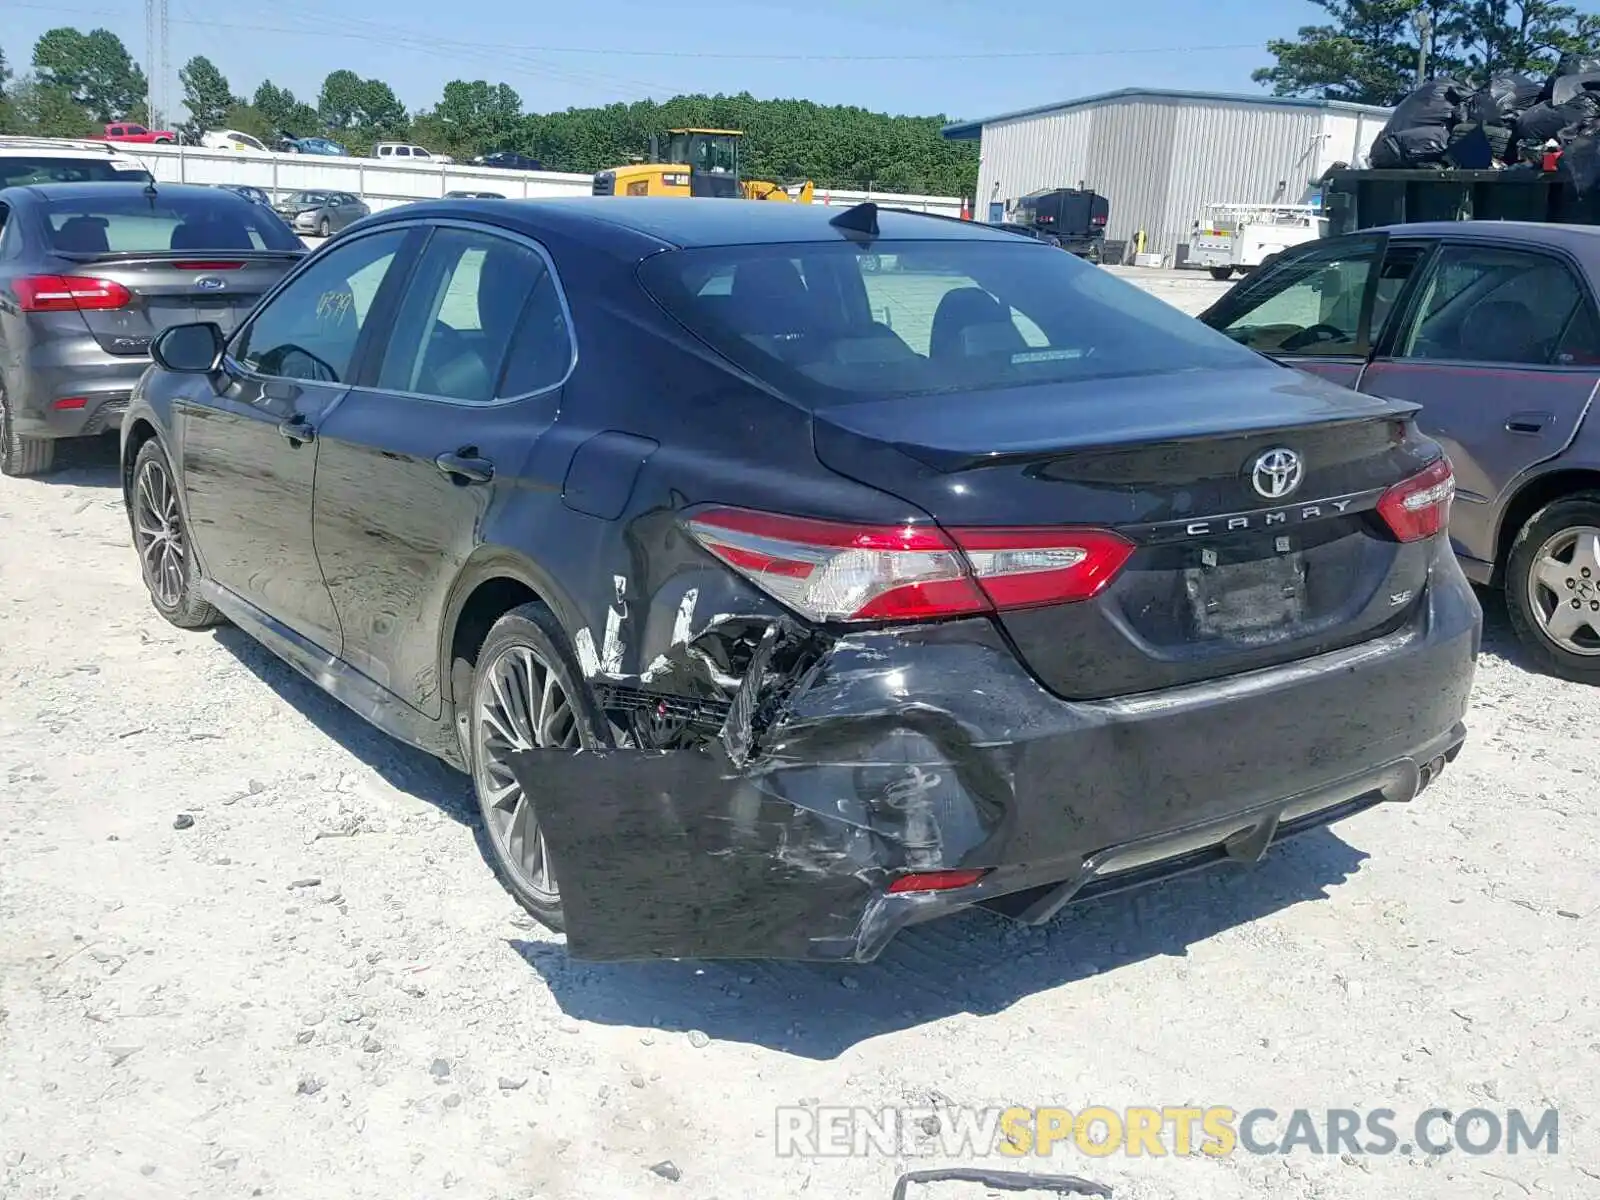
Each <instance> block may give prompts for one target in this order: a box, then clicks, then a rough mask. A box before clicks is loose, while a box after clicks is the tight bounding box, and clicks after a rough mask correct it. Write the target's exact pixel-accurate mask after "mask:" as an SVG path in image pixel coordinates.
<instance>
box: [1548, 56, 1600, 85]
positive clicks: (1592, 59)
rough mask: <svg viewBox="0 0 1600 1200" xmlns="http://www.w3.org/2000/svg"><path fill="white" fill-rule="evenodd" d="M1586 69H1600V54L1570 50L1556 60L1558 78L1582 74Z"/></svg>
mask: <svg viewBox="0 0 1600 1200" xmlns="http://www.w3.org/2000/svg"><path fill="white" fill-rule="evenodd" d="M1586 71H1600V55H1595V54H1579V53H1578V52H1577V51H1576V50H1568V51H1567V52H1566V53H1565V54H1563V55H1562V56H1561V57H1560V58H1558V59H1557V60H1556V78H1557V79H1559V78H1560V77H1561V76H1563V75H1582V74H1584V73H1585V72H1586Z"/></svg>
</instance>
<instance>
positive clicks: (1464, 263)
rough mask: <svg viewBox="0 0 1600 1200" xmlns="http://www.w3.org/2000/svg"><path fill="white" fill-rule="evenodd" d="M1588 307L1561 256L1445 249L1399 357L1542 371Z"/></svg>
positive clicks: (1474, 248)
mask: <svg viewBox="0 0 1600 1200" xmlns="http://www.w3.org/2000/svg"><path fill="white" fill-rule="evenodd" d="M1586 307H1587V305H1586V302H1585V299H1584V296H1583V292H1582V289H1581V288H1580V287H1579V285H1578V281H1577V279H1576V278H1575V277H1574V276H1573V273H1572V271H1571V269H1570V268H1569V267H1568V266H1567V265H1566V264H1565V263H1563V262H1562V261H1561V260H1560V259H1557V258H1552V257H1550V256H1548V255H1544V254H1537V253H1529V252H1526V251H1520V250H1504V249H1500V248H1499V247H1495V246H1446V247H1445V248H1444V249H1443V250H1442V251H1441V252H1440V254H1439V258H1438V261H1437V263H1436V265H1435V266H1434V269H1433V270H1432V271H1431V272H1430V273H1429V275H1428V278H1427V280H1426V281H1425V282H1424V283H1423V287H1422V292H1421V295H1420V297H1419V299H1418V303H1417V305H1416V315H1415V317H1414V318H1413V320H1412V321H1411V324H1410V326H1409V327H1408V328H1407V329H1405V330H1404V331H1402V334H1401V337H1400V339H1399V341H1398V343H1397V345H1396V347H1395V353H1396V356H1397V357H1399V358H1412V359H1435V360H1453V361H1458V362H1485V363H1508V364H1513V365H1522V366H1545V365H1549V364H1550V363H1552V362H1554V361H1556V355H1557V352H1558V351H1559V350H1561V349H1563V343H1562V339H1563V337H1564V335H1565V334H1566V333H1567V331H1568V329H1569V327H1570V326H1571V325H1572V324H1573V318H1574V316H1576V315H1577V314H1578V313H1579V312H1580V310H1583V309H1585V308H1586Z"/></svg>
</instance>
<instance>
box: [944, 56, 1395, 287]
mask: <svg viewBox="0 0 1600 1200" xmlns="http://www.w3.org/2000/svg"><path fill="white" fill-rule="evenodd" d="M1388 116H1389V110H1388V109H1384V108H1371V107H1369V106H1367V105H1363V104H1344V103H1340V102H1338V101H1332V100H1289V99H1283V98H1280V97H1275V96H1235V95H1228V94H1224V93H1215V92H1175V91H1161V90H1152V89H1144V88H1128V89H1125V90H1123V91H1119V92H1106V93H1104V94H1102V95H1098V96H1087V97H1085V98H1083V99H1081V100H1067V101H1063V102H1061V103H1059V104H1049V105H1041V106H1040V107H1038V108H1029V109H1024V110H1023V111H1021V112H1011V113H1002V114H1001V115H999V116H996V117H987V118H985V119H983V120H981V121H967V122H963V123H961V124H958V125H948V126H946V127H945V129H944V136H945V137H947V138H953V139H967V140H971V139H979V138H981V139H982V142H981V146H982V149H981V151H980V153H981V155H982V159H981V162H980V165H979V167H978V194H977V206H976V211H975V212H974V213H973V216H974V217H975V218H976V219H978V220H987V221H999V220H1002V219H1003V217H1004V215H1005V213H1006V212H1007V211H1009V209H1010V206H1011V205H1012V204H1013V203H1014V202H1015V201H1016V200H1017V199H1018V198H1019V197H1021V196H1025V195H1027V194H1028V193H1030V192H1036V191H1039V190H1041V189H1044V188H1058V187H1086V188H1093V189H1094V190H1095V191H1096V192H1099V193H1100V194H1101V195H1103V196H1105V197H1106V198H1107V199H1108V200H1109V201H1110V203H1111V219H1110V222H1109V224H1108V226H1107V229H1106V237H1107V240H1108V241H1124V240H1126V241H1130V242H1131V241H1132V239H1133V238H1134V235H1135V234H1136V233H1137V232H1138V231H1140V230H1143V231H1144V233H1145V249H1146V250H1147V251H1149V252H1152V253H1159V254H1162V255H1164V256H1166V258H1167V260H1168V262H1169V263H1171V262H1174V261H1176V260H1177V256H1178V255H1179V247H1180V246H1182V245H1184V244H1186V242H1187V240H1188V237H1189V232H1190V230H1191V229H1192V228H1193V227H1194V223H1195V221H1196V219H1197V218H1198V217H1199V215H1200V208H1201V206H1202V205H1204V204H1207V203H1211V202H1217V201H1220V202H1234V203H1241V204H1304V203H1307V202H1308V199H1309V195H1308V190H1309V188H1310V187H1311V185H1312V183H1313V181H1315V180H1316V179H1317V178H1318V177H1319V176H1320V175H1321V174H1322V172H1323V171H1325V170H1326V169H1327V168H1328V167H1330V166H1332V165H1333V164H1334V163H1336V162H1346V163H1349V164H1351V165H1352V166H1355V165H1363V164H1364V163H1365V160H1366V155H1367V151H1368V149H1369V148H1370V147H1371V145H1372V142H1373V139H1374V138H1376V137H1377V136H1378V131H1379V129H1381V128H1382V126H1383V123H1384V121H1386V120H1387V119H1388Z"/></svg>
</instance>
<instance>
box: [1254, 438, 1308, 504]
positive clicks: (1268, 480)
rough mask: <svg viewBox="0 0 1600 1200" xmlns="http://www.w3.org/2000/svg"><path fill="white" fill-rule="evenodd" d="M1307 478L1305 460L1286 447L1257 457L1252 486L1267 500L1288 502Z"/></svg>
mask: <svg viewBox="0 0 1600 1200" xmlns="http://www.w3.org/2000/svg"><path fill="white" fill-rule="evenodd" d="M1305 477H1306V463H1305V459H1303V458H1301V457H1300V455H1298V454H1297V453H1295V452H1294V451H1293V450H1290V449H1288V448H1287V447H1285V446H1277V447H1275V448H1273V449H1271V450H1264V451H1262V452H1261V453H1260V454H1258V455H1256V461H1255V465H1254V466H1253V467H1252V468H1251V469H1250V485H1251V486H1252V487H1254V488H1255V489H1256V492H1257V494H1258V495H1260V496H1261V497H1262V498H1263V499H1265V500H1286V499H1288V498H1289V497H1290V496H1292V495H1294V493H1295V489H1297V488H1298V487H1299V486H1300V484H1301V482H1302V481H1303V480H1304V479H1305Z"/></svg>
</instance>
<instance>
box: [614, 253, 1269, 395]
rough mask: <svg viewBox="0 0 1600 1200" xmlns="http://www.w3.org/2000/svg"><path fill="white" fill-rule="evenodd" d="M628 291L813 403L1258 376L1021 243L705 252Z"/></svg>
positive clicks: (1136, 297)
mask: <svg viewBox="0 0 1600 1200" xmlns="http://www.w3.org/2000/svg"><path fill="white" fill-rule="evenodd" d="M640 279H641V282H642V283H643V284H644V286H645V288H646V289H647V290H648V291H649V292H650V293H651V294H652V295H653V296H655V297H656V299H657V300H658V301H659V302H660V303H661V304H662V305H663V306H664V307H665V308H666V309H667V310H668V311H669V312H670V313H672V314H673V315H674V316H675V317H676V318H677V319H678V320H680V321H681V322H682V323H683V324H684V325H685V326H687V327H688V328H689V329H690V330H691V331H692V332H694V333H695V334H697V335H698V336H699V337H701V338H702V339H703V340H704V341H706V342H708V343H709V344H710V345H711V346H713V347H714V348H715V349H717V350H718V351H720V352H721V353H722V354H724V355H725V356H726V357H728V358H729V359H731V360H732V361H733V362H735V363H737V364H738V365H739V366H741V367H743V368H744V369H746V370H748V371H750V372H751V373H752V374H755V375H757V376H759V377H762V378H766V379H768V380H769V381H772V382H774V383H778V384H779V385H781V386H784V387H786V388H787V389H788V390H790V391H791V392H793V393H795V394H796V395H797V397H798V398H803V399H805V400H807V401H808V402H810V403H814V404H830V403H847V402H851V401H858V400H866V399H876V398H879V397H886V396H896V395H914V394H918V393H927V392H939V391H961V390H974V391H981V390H987V389H992V388H1007V387H1022V386H1028V385H1031V384H1050V383H1062V382H1071V381H1075V380H1086V379H1102V378H1109V377H1112V376H1131V375H1149V374H1158V373H1165V372H1172V371H1193V370H1205V369H1222V368H1235V369H1248V368H1252V367H1266V366H1267V365H1268V364H1267V363H1266V362H1265V360H1263V359H1261V358H1260V357H1259V356H1257V355H1255V354H1252V353H1251V352H1250V351H1248V350H1245V349H1244V348H1242V347H1240V346H1238V345H1236V344H1234V343H1233V342H1231V341H1230V340H1229V339H1227V338H1226V337H1224V336H1222V335H1221V334H1219V333H1216V332H1215V331H1213V330H1211V329H1208V328H1207V327H1206V326H1204V325H1202V324H1200V323H1199V322H1198V321H1195V320H1193V319H1192V318H1190V317H1187V316H1185V315H1184V314H1182V313H1180V312H1179V311H1178V310H1177V309H1175V308H1173V307H1172V306H1170V305H1168V304H1166V303H1165V302H1163V301H1161V300H1158V299H1156V298H1155V297H1154V296H1151V295H1149V294H1148V293H1146V292H1143V291H1141V290H1140V289H1138V288H1136V287H1134V286H1132V285H1131V284H1128V283H1124V282H1123V281H1122V280H1120V279H1117V278H1116V277H1115V276H1113V275H1111V274H1109V273H1108V272H1106V271H1103V270H1101V269H1100V268H1098V267H1094V266H1090V265H1088V264H1086V263H1083V262H1081V261H1079V260H1078V259H1076V258H1075V257H1073V256H1072V255H1070V254H1066V253H1063V252H1062V251H1060V250H1056V249H1053V248H1046V247H1044V246H1041V245H1039V244H1038V243H1034V242H1029V241H1024V240H1023V239H1020V238H1018V239H1016V240H1015V241H1014V242H1013V241H1011V240H1010V239H1007V240H1006V241H1004V242H1000V241H991V240H988V239H984V240H978V239H973V240H970V241H968V240H960V241H956V240H951V241H924V242H915V241H907V242H894V241H878V242H874V243H872V245H871V247H870V248H865V247H858V246H856V245H854V244H852V243H850V242H847V241H844V240H843V239H841V240H839V241H837V242H817V243H802V244H795V245H780V246H728V247H707V248H702V249H694V250H680V251H673V252H668V253H664V254H657V255H655V256H653V257H651V258H650V259H648V260H646V262H645V263H644V264H643V265H642V266H641V268H640Z"/></svg>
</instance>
